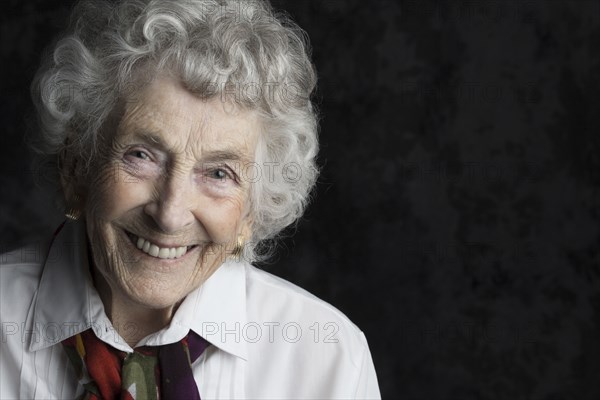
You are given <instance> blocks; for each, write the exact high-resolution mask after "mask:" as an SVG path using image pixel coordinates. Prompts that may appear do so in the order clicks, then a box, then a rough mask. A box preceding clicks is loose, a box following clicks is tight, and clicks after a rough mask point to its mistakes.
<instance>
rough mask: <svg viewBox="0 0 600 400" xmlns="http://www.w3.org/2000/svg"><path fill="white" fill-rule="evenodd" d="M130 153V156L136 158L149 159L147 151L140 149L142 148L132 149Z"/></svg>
mask: <svg viewBox="0 0 600 400" xmlns="http://www.w3.org/2000/svg"><path fill="white" fill-rule="evenodd" d="M130 154H131V155H132V156H134V157H136V158H140V159H142V160H150V156H149V155H148V153H146V152H145V151H142V150H135V151H132V152H131V153H130Z"/></svg>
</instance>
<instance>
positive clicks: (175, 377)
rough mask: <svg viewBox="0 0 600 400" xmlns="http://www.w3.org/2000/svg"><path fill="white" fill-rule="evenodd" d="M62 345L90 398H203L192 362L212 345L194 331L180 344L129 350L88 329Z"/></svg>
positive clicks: (159, 399)
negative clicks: (109, 342)
mask: <svg viewBox="0 0 600 400" xmlns="http://www.w3.org/2000/svg"><path fill="white" fill-rule="evenodd" d="M62 345H63V347H64V349H65V351H66V353H67V356H68V357H69V360H70V361H71V364H72V365H73V367H74V369H75V371H76V373H77V378H78V379H79V382H80V383H81V384H82V385H83V387H84V388H85V393H84V395H83V396H82V398H83V399H86V400H87V399H89V400H119V399H120V400H135V399H148V400H152V399H156V400H176V399H177V400H179V399H189V400H200V394H199V392H198V387H197V385H196V381H195V379H194V375H193V372H192V364H193V363H194V361H195V360H196V359H198V357H200V355H201V354H202V353H203V352H204V350H205V349H206V348H207V347H208V342H207V341H206V340H204V339H203V338H202V337H200V336H198V335H197V334H196V333H194V332H193V331H190V332H189V333H188V335H187V336H186V337H185V338H183V339H182V340H180V341H179V342H176V343H171V344H168V345H164V346H157V347H150V346H144V347H140V348H136V349H135V351H134V352H133V353H126V352H123V351H120V350H117V349H115V348H114V347H112V346H110V345H108V344H106V343H104V342H103V341H101V340H100V339H98V337H96V335H95V334H94V332H93V330H91V329H88V330H86V331H84V332H81V333H79V334H77V335H75V336H72V337H70V338H68V339H65V340H64V341H63V342H62Z"/></svg>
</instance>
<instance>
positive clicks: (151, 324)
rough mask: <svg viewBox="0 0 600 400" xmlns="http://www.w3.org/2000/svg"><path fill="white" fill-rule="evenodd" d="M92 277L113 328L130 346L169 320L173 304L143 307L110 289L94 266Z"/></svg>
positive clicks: (172, 312) (172, 311) (173, 310)
mask: <svg viewBox="0 0 600 400" xmlns="http://www.w3.org/2000/svg"><path fill="white" fill-rule="evenodd" d="M93 278H94V284H95V286H96V289H97V290H98V293H99V294H100V299H101V300H102V303H103V304H104V309H105V311H106V315H107V316H108V318H109V319H110V321H111V323H112V324H113V327H114V328H115V330H116V331H117V332H118V333H119V335H120V336H121V337H122V338H123V340H125V342H126V343H127V344H128V345H129V346H131V347H132V348H133V347H135V345H136V344H137V343H139V341H140V340H142V339H143V338H144V337H146V336H148V335H150V334H152V333H154V332H157V331H159V330H161V329H163V328H164V327H166V326H167V325H169V323H170V322H171V318H172V317H173V314H174V312H175V306H171V307H167V308H164V309H153V308H148V307H145V306H143V305H140V304H138V303H136V302H134V301H131V300H130V299H128V298H126V297H125V296H122V295H120V294H119V293H118V291H114V290H112V289H111V287H110V285H109V284H108V282H107V281H106V280H105V279H104V277H103V276H102V274H100V273H98V272H97V271H96V270H95V268H93Z"/></svg>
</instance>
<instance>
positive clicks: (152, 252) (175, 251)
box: [125, 231, 198, 260]
mask: <svg viewBox="0 0 600 400" xmlns="http://www.w3.org/2000/svg"><path fill="white" fill-rule="evenodd" d="M125 233H126V234H127V236H128V237H129V239H130V240H131V243H132V244H133V245H134V246H135V247H137V248H138V249H139V250H140V251H141V252H143V253H146V254H147V255H149V256H150V257H154V258H159V259H162V260H170V259H176V258H181V257H183V256H185V255H186V254H187V253H188V251H190V250H192V249H194V248H196V247H198V246H197V245H191V246H176V247H160V246H158V245H157V244H155V243H152V242H151V241H150V240H148V239H145V238H143V237H141V236H137V235H134V234H133V233H131V232H128V231H125Z"/></svg>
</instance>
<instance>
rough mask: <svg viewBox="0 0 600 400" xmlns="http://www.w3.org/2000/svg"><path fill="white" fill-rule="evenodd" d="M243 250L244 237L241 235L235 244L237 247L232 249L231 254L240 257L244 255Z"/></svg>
mask: <svg viewBox="0 0 600 400" xmlns="http://www.w3.org/2000/svg"><path fill="white" fill-rule="evenodd" d="M243 252H244V238H243V237H242V236H241V235H240V236H238V238H237V243H236V244H235V247H234V248H233V250H232V251H231V255H232V256H233V257H235V258H237V259H239V258H240V257H241V256H242V253H243Z"/></svg>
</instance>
